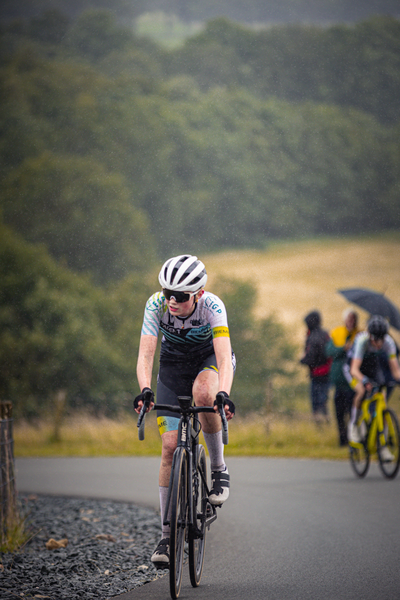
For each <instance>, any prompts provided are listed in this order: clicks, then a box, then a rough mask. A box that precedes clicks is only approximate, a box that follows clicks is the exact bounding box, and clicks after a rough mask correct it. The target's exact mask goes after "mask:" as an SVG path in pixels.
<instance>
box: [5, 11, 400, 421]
mask: <svg viewBox="0 0 400 600" xmlns="http://www.w3.org/2000/svg"><path fill="white" fill-rule="evenodd" d="M384 4H385V3H382V2H381V3H380V5H379V11H378V9H377V8H376V3H373V2H372V1H371V2H370V3H365V2H363V3H361V2H352V3H349V2H344V1H343V2H336V3H335V4H333V3H332V2H330V1H328V0H326V2H322V1H321V2H316V1H315V2H312V3H310V2H308V3H305V2H303V3H302V2H294V0H286V2H282V1H280V2H279V3H278V2H271V3H268V7H269V9H268V10H269V12H268V14H267V13H266V12H265V11H266V7H267V5H266V3H265V2H261V1H260V0H254V1H253V2H250V4H249V3H243V2H240V1H239V0H237V1H236V2H231V1H230V2H229V3H228V2H226V3H224V4H219V5H218V6H219V9H218V10H219V12H218V13H215V3H211V2H203V3H200V4H199V3H194V2H183V1H178V0H170V1H169V2H167V1H162V0H158V1H157V0H154V1H153V2H146V3H145V2H144V1H143V2H135V3H128V2H125V1H124V0H120V1H119V2H113V3H111V2H110V1H107V0H103V1H100V0H99V1H98V2H95V3H93V2H89V1H87V2H79V3H78V2H72V1H71V0H69V2H68V3H67V2H63V1H62V0H59V1H58V2H57V1H55V0H54V1H50V0H42V1H41V2H36V3H30V2H19V3H18V4H16V3H12V2H7V1H6V2H3V3H2V8H1V10H0V18H1V21H0V23H1V29H0V103H1V111H0V133H1V135H0V180H1V189H0V210H1V219H2V221H1V232H0V239H1V241H0V248H1V251H0V271H1V289H0V336H1V354H2V369H1V374H0V396H1V397H2V398H8V399H11V400H13V401H14V402H15V404H16V407H17V411H16V412H17V415H19V416H25V417H33V416H38V415H40V414H44V413H45V412H46V411H48V410H52V406H53V401H54V397H55V396H56V395H57V394H59V392H60V390H65V393H66V396H67V405H68V406H70V407H73V406H76V405H85V406H87V405H90V406H92V407H93V409H94V410H96V411H99V410H105V411H106V412H108V413H110V414H114V413H116V412H117V411H118V410H119V409H120V408H121V407H126V406H128V404H129V403H130V399H131V397H132V394H133V395H134V394H135V393H136V391H137V390H136V389H135V388H136V383H135V375H134V373H135V362H136V354H137V345H138V339H139V333H140V326H141V320H142V312H143V307H144V302H145V300H146V298H147V296H148V295H149V294H150V293H151V292H152V291H154V286H155V285H156V273H157V265H158V264H159V263H160V262H161V261H163V260H164V259H165V258H167V256H168V255H172V254H175V253H180V252H187V251H189V252H191V253H193V254H201V253H205V252H210V251H218V250H221V249H224V248H232V247H242V248H249V247H261V248H263V247H266V246H267V244H268V241H269V240H272V239H289V238H299V237H311V236H316V235H325V234H329V235H337V236H342V235H350V234H360V233H368V232H374V233H375V232H380V231H385V230H389V229H393V228H398V227H399V225H400V213H399V210H398V209H399V181H400V135H399V134H400V128H399V116H400V115H399V112H400V104H399V101H398V99H399V97H400V22H399V20H398V19H397V18H396V14H397V13H398V12H400V11H399V10H398V8H399V3H398V2H394V1H392V2H390V1H389V0H387V2H386V4H385V6H383V5H384ZM33 6H34V10H33ZM150 10H152V11H158V13H157V14H160V11H161V14H165V15H167V16H168V15H169V18H170V21H169V22H171V19H172V21H173V23H175V25H176V24H177V22H180V23H183V24H185V26H186V27H187V29H186V31H189V32H190V33H191V34H190V36H189V37H187V38H186V39H185V40H184V39H183V37H182V35H181V34H179V36H180V38H179V42H180V43H179V44H176V45H174V44H172V45H170V46H169V47H165V46H163V45H162V44H157V43H156V42H155V41H154V39H153V40H152V39H150V38H149V37H146V36H143V35H139V33H138V32H140V31H141V28H140V27H139V25H140V24H142V26H143V23H144V24H146V23H147V27H148V28H149V23H151V22H152V19H151V17H146V18H147V21H146V19H144V20H143V15H145V13H149V11H150ZM285 11H286V12H285ZM299 11H300V12H299ZM374 12H380V13H381V14H378V15H374V16H371V15H373V14H374ZM300 13H301V16H299V15H300ZM383 13H387V14H388V15H392V16H385V15H383ZM220 14H223V15H225V16H224V17H221V16H218V15H220ZM171 15H172V16H173V17H171ZM279 15H281V16H279ZM282 15H283V16H282ZM285 15H286V18H284V16H285ZM310 15H313V18H312V19H311V16H310ZM345 15H346V16H345ZM227 17H229V18H227ZM141 18H142V20H140V19H141ZM207 19H209V20H207ZM234 19H236V21H242V22H241V23H240V22H235V21H234ZM358 19H363V20H358ZM177 20H178V21H177ZM164 21H165V23H167V25H168V20H167V19H165V20H164ZM200 21H201V22H202V23H201V27H197V28H196V27H195V28H194V29H193V23H195V22H200ZM285 21H288V22H287V23H285ZM293 21H297V22H296V23H295V24H294V23H293ZM339 21H340V23H339ZM346 21H347V23H345V22H346ZM155 22H158V23H159V22H160V19H158V21H157V20H155ZM161 22H162V19H161ZM256 22H258V24H257V26H255V23H256ZM250 23H251V26H250ZM271 23H279V24H275V25H274V26H271ZM311 23H312V24H311ZM135 24H136V26H135ZM266 24H268V25H269V26H266ZM169 27H170V25H169ZM150 30H151V26H150ZM193 31H196V33H194V34H193ZM142 33H143V31H142ZM153 37H154V36H153ZM246 285H247V284H239V283H237V284H235V283H232V282H229V283H228V282H225V283H223V282H221V285H220V289H219V290H218V292H219V293H220V294H221V296H222V297H223V298H224V300H226V303H227V305H228V314H229V319H230V327H231V332H232V339H233V341H234V345H235V350H236V353H237V354H238V357H239V358H240V364H241V365H243V367H241V368H240V369H238V372H237V376H236V382H235V393H236V394H238V396H240V397H241V398H243V402H245V401H246V400H245V396H246V394H247V397H248V402H249V403H250V404H252V405H253V406H254V407H260V406H263V405H265V402H267V404H268V403H269V404H268V405H269V406H270V405H271V402H272V403H273V402H279V398H282V397H283V396H285V397H290V393H289V391H288V390H289V389H291V390H292V393H293V390H294V386H295V383H294V382H295V379H296V378H295V369H294V366H293V365H294V361H293V357H294V349H293V348H292V346H291V345H290V343H289V342H288V334H287V333H286V332H285V330H284V329H283V328H282V326H281V325H280V324H279V323H278V322H277V321H276V320H275V319H274V317H273V316H270V317H269V318H268V319H266V320H265V321H263V322H262V323H261V322H255V321H254V320H253V319H252V316H251V314H252V313H251V308H252V307H251V303H249V301H248V298H249V297H255V294H254V293H253V292H252V290H251V288H249V287H248V286H247V287H246ZM249 285H250V284H249ZM249 381H251V393H250V395H249V394H248V386H249ZM268 381H274V382H275V383H274V393H273V394H272V392H271V390H269V391H268V390H267V389H266V386H267V382H268ZM279 390H284V393H283V392H282V393H281V395H280V392H279ZM271 394H272V395H271Z"/></svg>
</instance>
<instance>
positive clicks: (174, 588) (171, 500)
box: [137, 392, 228, 599]
mask: <svg viewBox="0 0 400 600" xmlns="http://www.w3.org/2000/svg"><path fill="white" fill-rule="evenodd" d="M147 394H148V395H147V397H146V392H145V393H144V403H143V407H142V409H141V412H140V414H139V418H138V423H137V426H138V428H139V432H138V433H139V439H140V440H143V439H144V423H145V414H146V410H147V408H148V406H149V404H150V400H151V392H149V393H147ZM178 404H179V406H170V405H165V404H155V405H154V409H158V410H168V411H170V412H173V413H177V414H179V415H180V419H179V425H178V444H177V447H176V450H175V453H174V456H173V461H172V468H171V476H170V481H169V488H168V500H167V505H166V509H165V517H164V525H169V526H170V529H171V532H170V565H169V586H170V593H171V598H173V599H176V598H178V596H179V593H180V590H181V584H182V573H183V563H184V549H185V544H187V546H188V553H189V575H190V582H191V584H192V586H193V587H197V586H198V585H199V584H200V579H201V576H202V573H203V565H204V556H205V545H206V531H207V530H208V529H209V528H210V525H211V523H213V522H214V521H215V520H216V518H217V510H216V508H217V507H216V506H213V505H212V504H211V503H210V501H209V499H208V496H209V494H210V490H209V487H208V483H207V465H206V453H205V450H204V447H203V446H202V444H200V443H199V434H200V430H201V425H200V421H199V419H198V418H197V415H198V414H199V413H214V414H215V411H214V408H213V407H211V406H193V399H192V397H191V396H179V397H178ZM217 407H218V411H219V414H220V416H221V419H222V440H223V443H224V444H227V443H228V422H227V419H226V415H225V411H224V396H223V395H220V394H217Z"/></svg>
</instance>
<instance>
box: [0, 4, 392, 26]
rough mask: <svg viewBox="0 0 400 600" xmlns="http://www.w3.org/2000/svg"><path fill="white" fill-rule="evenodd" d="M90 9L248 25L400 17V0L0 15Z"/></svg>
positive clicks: (22, 8)
mask: <svg viewBox="0 0 400 600" xmlns="http://www.w3.org/2000/svg"><path fill="white" fill-rule="evenodd" d="M89 8H97V9H99V8H100V9H108V10H110V11H112V12H113V13H114V14H115V16H116V17H117V18H118V19H119V20H120V21H122V22H124V21H125V22H126V21H129V20H132V19H135V18H136V17H138V16H140V15H141V14H143V13H145V12H156V11H162V12H164V13H166V14H172V15H176V16H178V17H179V18H180V19H182V20H184V21H187V22H190V21H208V20H210V19H214V18H216V17H221V16H222V17H226V18H228V19H231V20H234V21H239V22H244V23H257V22H258V23H287V22H297V23H299V22H306V23H335V22H342V23H344V22H352V21H360V20H362V19H366V18H368V17H370V16H372V15H377V14H383V15H392V16H397V17H398V16H399V15H400V5H399V1H398V0H336V1H335V2H332V0H269V2H265V0H247V1H246V2H244V1H243V0H218V2H215V1H214V0H203V1H202V2H197V1H195V0H135V2H126V0H36V1H35V3H32V2H31V0H19V1H18V3H16V2H15V1H14V0H3V2H2V3H1V7H0V19H5V20H10V19H15V18H30V17H33V16H36V15H37V14H38V13H40V12H42V11H44V10H51V9H57V10H60V11H62V12H64V13H66V14H68V15H69V16H71V17H77V16H78V15H79V14H81V13H82V12H83V11H85V10H87V9H89Z"/></svg>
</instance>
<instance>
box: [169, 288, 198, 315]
mask: <svg viewBox="0 0 400 600" xmlns="http://www.w3.org/2000/svg"><path fill="white" fill-rule="evenodd" d="M203 294H204V290H200V292H199V293H198V294H196V296H192V297H191V298H189V300H188V301H187V302H177V301H176V300H175V298H174V297H173V296H172V297H171V299H170V300H165V301H166V303H167V306H168V310H169V312H170V313H171V314H172V315H175V316H177V317H188V316H189V315H190V313H191V312H192V311H193V307H194V305H195V302H196V300H198V299H199V298H201V296H202V295H203Z"/></svg>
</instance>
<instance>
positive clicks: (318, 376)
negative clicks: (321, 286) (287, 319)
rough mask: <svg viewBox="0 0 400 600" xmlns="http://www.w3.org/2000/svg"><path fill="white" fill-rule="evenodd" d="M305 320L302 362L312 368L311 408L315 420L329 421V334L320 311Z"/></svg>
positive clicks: (311, 313)
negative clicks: (323, 325) (323, 326)
mask: <svg viewBox="0 0 400 600" xmlns="http://www.w3.org/2000/svg"><path fill="white" fill-rule="evenodd" d="M304 321H305V323H306V325H307V336H306V343H305V352H304V356H303V357H302V358H301V360H300V362H301V363H302V364H303V365H307V366H308V367H309V369H310V379H311V410H312V414H313V416H314V419H315V422H316V423H318V424H319V423H321V422H322V421H326V422H328V421H329V416H328V408H327V402H328V392H329V371H330V367H331V363H332V359H331V358H329V357H328V356H327V355H326V352H325V347H326V345H327V343H328V342H329V335H328V333H327V332H326V331H325V330H323V329H322V328H321V314H320V313H319V311H317V310H313V311H312V312H310V313H309V314H308V315H307V316H306V317H305V318H304Z"/></svg>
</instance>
